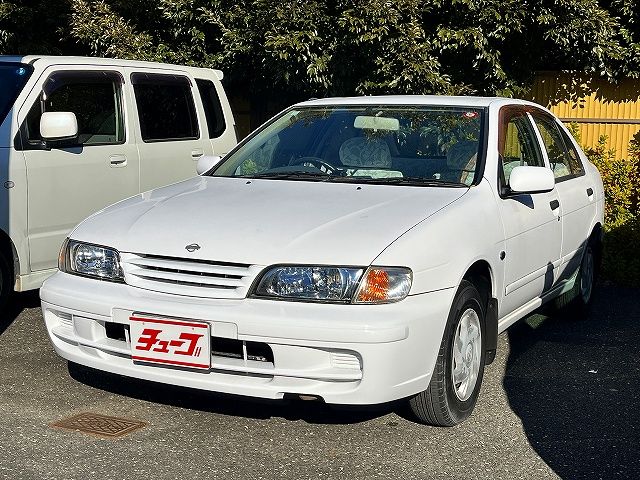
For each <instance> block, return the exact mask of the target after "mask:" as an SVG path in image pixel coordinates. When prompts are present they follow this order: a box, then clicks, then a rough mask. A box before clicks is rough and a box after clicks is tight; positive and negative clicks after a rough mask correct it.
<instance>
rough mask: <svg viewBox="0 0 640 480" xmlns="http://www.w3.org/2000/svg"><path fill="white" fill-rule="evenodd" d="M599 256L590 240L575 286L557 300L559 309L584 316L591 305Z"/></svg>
mask: <svg viewBox="0 0 640 480" xmlns="http://www.w3.org/2000/svg"><path fill="white" fill-rule="evenodd" d="M597 267H598V257H597V250H596V245H595V244H594V242H589V243H588V244H587V246H586V247H585V251H584V253H583V255H582V261H581V262H580V268H579V270H578V274H577V276H576V281H575V283H574V285H573V288H572V289H571V290H570V291H568V292H566V293H564V294H562V295H560V296H559V297H558V298H557V299H556V300H555V306H556V308H558V309H563V310H564V311H567V312H570V313H572V314H573V316H575V317H578V318H584V317H585V316H586V314H587V312H588V310H589V307H590V306H591V300H592V299H593V293H594V289H595V283H596V274H597Z"/></svg>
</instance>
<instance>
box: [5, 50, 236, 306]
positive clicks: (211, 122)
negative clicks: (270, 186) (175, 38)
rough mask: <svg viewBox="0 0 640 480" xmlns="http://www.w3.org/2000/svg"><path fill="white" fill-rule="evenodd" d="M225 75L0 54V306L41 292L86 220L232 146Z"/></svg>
mask: <svg viewBox="0 0 640 480" xmlns="http://www.w3.org/2000/svg"><path fill="white" fill-rule="evenodd" d="M221 79H222V72H220V71H217V70H210V69H205V68H195V67H185V66H177V65H165V64H160V63H150V62H137V61H129V60H114V59H105V58H82V57H45V56H26V57H9V56H0V195H1V197H0V272H1V275H0V304H1V303H2V302H3V300H5V299H6V297H7V296H8V294H9V291H10V290H11V289H14V290H16V291H25V290H31V289H35V288H39V287H40V285H41V284H42V282H43V281H44V280H45V279H46V278H47V277H48V276H49V275H51V274H52V273H54V272H55V270H56V266H57V260H58V252H59V250H60V246H61V245H62V242H63V241H64V239H65V238H66V236H67V235H68V233H69V231H70V230H71V229H72V228H73V227H74V226H75V225H76V224H77V223H78V222H80V221H81V220H82V219H84V218H86V217H87V216H89V215H91V214H92V213H94V212H96V211H97V210H99V209H101V208H103V207H105V206H107V205H110V204H112V203H114V202H116V201H118V200H121V199H123V198H126V197H130V196H132V195H135V194H138V193H140V192H144V191H147V190H150V189H152V188H156V187H159V186H162V185H167V184H170V183H174V182H177V181H180V180H184V179H187V178H189V177H192V176H195V175H196V164H197V161H198V159H199V158H200V157H202V156H205V155H207V156H208V155H224V154H225V153H227V152H228V151H229V150H230V149H231V148H232V147H233V146H235V144H236V133H235V125H234V119H233V115H232V113H231V108H230V107H229V102H228V100H227V97H226V95H225V92H224V90H223V88H222V84H221V83H220V80H221Z"/></svg>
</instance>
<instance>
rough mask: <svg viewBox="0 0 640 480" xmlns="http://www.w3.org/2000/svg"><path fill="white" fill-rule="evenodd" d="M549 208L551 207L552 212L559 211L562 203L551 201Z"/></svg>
mask: <svg viewBox="0 0 640 480" xmlns="http://www.w3.org/2000/svg"><path fill="white" fill-rule="evenodd" d="M549 206H550V207H551V210H557V209H558V208H560V202H559V201H558V200H551V201H550V202H549Z"/></svg>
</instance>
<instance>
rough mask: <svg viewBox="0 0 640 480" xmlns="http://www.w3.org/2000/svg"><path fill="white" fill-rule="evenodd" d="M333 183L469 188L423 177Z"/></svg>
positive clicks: (339, 179)
mask: <svg viewBox="0 0 640 480" xmlns="http://www.w3.org/2000/svg"><path fill="white" fill-rule="evenodd" d="M331 181H337V182H354V183H371V184H374V185H411V186H424V187H456V188H459V187H468V185H466V184H464V183H459V182H447V181H445V180H435V179H432V178H423V177H386V178H374V177H367V176H357V177H331Z"/></svg>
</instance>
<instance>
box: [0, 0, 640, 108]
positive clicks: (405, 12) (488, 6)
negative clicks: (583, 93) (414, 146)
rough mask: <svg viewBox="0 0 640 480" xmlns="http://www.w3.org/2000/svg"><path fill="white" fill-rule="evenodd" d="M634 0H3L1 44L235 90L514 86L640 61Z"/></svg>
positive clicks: (298, 93) (627, 68) (292, 94)
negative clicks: (172, 73) (188, 72)
mask: <svg viewBox="0 0 640 480" xmlns="http://www.w3.org/2000/svg"><path fill="white" fill-rule="evenodd" d="M636 3H637V0H538V1H532V0H358V1H356V0H46V1H45V0H26V1H25V0H22V1H20V0H8V1H7V0H0V52H2V53H17V54H24V53H57V54H61V53H73V54H78V53H81V54H91V55H101V56H115V57H123V58H136V59H145V60H158V61H165V62H176V63H186V64H193V65H203V66H215V67H219V68H222V69H223V70H224V71H225V72H226V73H227V75H228V77H230V79H231V81H230V86H231V89H232V90H235V91H236V93H243V94H249V95H250V96H251V95H260V94H263V93H264V92H269V93H270V95H271V96H272V97H273V98H275V99H279V100H281V101H282V102H284V103H286V102H287V101H290V100H292V99H295V98H300V97H304V96H309V95H347V94H369V93H458V94H469V93H475V94H503V95H517V94H519V93H521V92H522V90H523V87H526V85H527V82H528V81H529V80H530V79H531V77H532V74H533V73H534V72H535V71H538V70H549V69H573V70H580V71H584V72H589V73H595V74H597V75H603V76H605V77H608V78H615V77H617V76H621V75H627V76H638V74H639V72H640V13H639V9H638V8H637V5H636Z"/></svg>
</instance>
